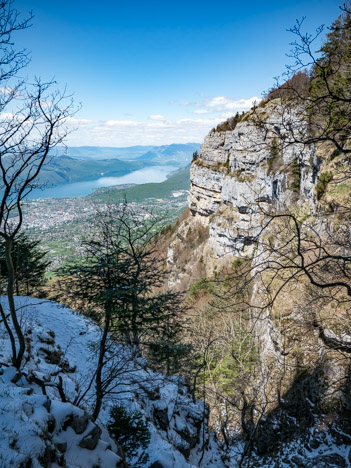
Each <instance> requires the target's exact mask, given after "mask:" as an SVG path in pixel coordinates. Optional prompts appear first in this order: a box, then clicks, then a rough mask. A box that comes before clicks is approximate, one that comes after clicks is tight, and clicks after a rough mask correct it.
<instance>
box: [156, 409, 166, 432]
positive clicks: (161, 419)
mask: <svg viewBox="0 0 351 468" xmlns="http://www.w3.org/2000/svg"><path fill="white" fill-rule="evenodd" d="M154 418H155V420H156V421H157V423H158V425H159V426H160V428H161V429H163V430H164V431H166V430H167V429H168V427H169V418H168V409H167V408H158V407H155V408H154Z"/></svg>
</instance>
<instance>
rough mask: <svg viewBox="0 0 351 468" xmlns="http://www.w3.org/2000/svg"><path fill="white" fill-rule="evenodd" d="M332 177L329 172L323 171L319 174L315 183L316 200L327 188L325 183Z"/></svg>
mask: <svg viewBox="0 0 351 468" xmlns="http://www.w3.org/2000/svg"><path fill="white" fill-rule="evenodd" d="M332 178H333V174H332V173H331V172H323V173H322V174H320V176H319V177H318V181H317V184H316V194H317V200H320V199H321V198H322V196H323V195H324V192H325V190H326V188H327V185H328V184H329V182H330V181H331V180H332Z"/></svg>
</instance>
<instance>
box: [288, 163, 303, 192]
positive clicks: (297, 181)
mask: <svg viewBox="0 0 351 468" xmlns="http://www.w3.org/2000/svg"><path fill="white" fill-rule="evenodd" d="M291 178H292V182H291V184H290V190H292V191H293V192H299V191H300V186H301V173H300V166H299V163H298V161H297V159H294V160H293V162H292V163H291Z"/></svg>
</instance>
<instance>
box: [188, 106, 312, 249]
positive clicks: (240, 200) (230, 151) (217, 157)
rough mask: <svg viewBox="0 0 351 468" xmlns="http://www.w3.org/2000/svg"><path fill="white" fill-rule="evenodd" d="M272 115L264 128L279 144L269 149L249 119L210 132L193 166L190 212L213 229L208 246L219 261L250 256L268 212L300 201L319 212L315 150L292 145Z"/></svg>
mask: <svg viewBox="0 0 351 468" xmlns="http://www.w3.org/2000/svg"><path fill="white" fill-rule="evenodd" d="M261 112H262V111H261ZM265 112H267V110H265ZM268 112H269V115H268V117H267V119H266V125H267V127H268V128H269V127H270V126H271V128H272V129H274V131H275V133H276V134H277V133H278V134H279V135H280V137H281V140H280V141H278V140H274V139H273V140H272V139H271V140H270V143H268V141H267V135H266V134H265V133H264V132H263V131H262V130H261V129H260V128H257V127H256V126H255V124H254V123H253V122H252V121H251V120H250V118H249V117H250V116H247V117H246V119H245V117H244V118H243V119H242V121H241V122H239V123H238V124H237V126H236V128H235V129H234V130H232V131H226V132H221V133H218V132H215V131H212V132H211V133H210V134H209V135H208V136H207V137H206V138H205V140H204V143H203V145H202V147H201V151H200V155H199V157H198V159H197V160H196V161H194V162H193V164H192V167H191V189H190V195H189V206H190V210H191V212H192V214H193V215H194V216H195V218H196V219H197V220H199V221H200V222H201V223H203V224H204V225H209V231H210V239H209V244H210V245H211V246H212V247H213V248H214V250H215V252H216V255H217V256H218V257H222V256H225V255H226V254H231V255H242V254H243V253H247V250H248V249H247V248H248V247H249V246H251V245H252V244H253V241H254V239H255V237H256V236H257V234H258V233H259V230H260V226H261V225H262V221H263V219H262V217H263V212H264V211H271V210H272V209H276V208H277V207H278V206H283V205H284V206H289V205H290V204H291V203H292V202H293V201H296V198H298V197H300V198H301V200H305V201H307V202H308V204H309V205H310V208H311V210H312V211H314V210H315V208H316V206H315V201H316V199H315V193H314V187H315V184H316V182H317V177H318V173H319V167H320V161H319V159H318V157H317V154H316V148H315V146H313V145H310V146H308V147H306V146H304V145H302V144H296V143H295V144H293V143H292V142H291V143H289V129H288V125H287V123H286V121H284V118H282V116H281V114H280V113H279V110H275V109H268ZM299 125H301V126H302V124H299ZM282 142H284V143H283V145H282V144H281V143H282Z"/></svg>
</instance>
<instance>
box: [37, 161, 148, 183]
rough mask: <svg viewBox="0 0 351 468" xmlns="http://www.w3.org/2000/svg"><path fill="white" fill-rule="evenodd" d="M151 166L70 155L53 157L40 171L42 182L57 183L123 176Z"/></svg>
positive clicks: (143, 163)
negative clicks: (86, 158)
mask: <svg viewBox="0 0 351 468" xmlns="http://www.w3.org/2000/svg"><path fill="white" fill-rule="evenodd" d="M145 166H150V163H148V162H147V161H120V160H119V159H101V160H95V161H94V160H91V161H90V160H83V159H75V158H71V157H70V156H59V157H53V158H52V159H51V161H50V162H49V163H48V164H46V165H45V166H44V167H43V168H42V170H41V171H40V176H39V180H38V182H39V183H40V184H49V185H57V184H62V183H67V182H78V181H80V180H89V179H97V178H99V177H103V176H104V177H107V176H121V175H124V174H128V173H129V172H131V171H136V170H138V169H141V168H143V167H145Z"/></svg>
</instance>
